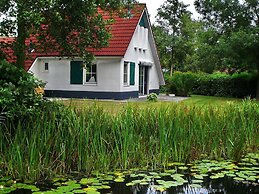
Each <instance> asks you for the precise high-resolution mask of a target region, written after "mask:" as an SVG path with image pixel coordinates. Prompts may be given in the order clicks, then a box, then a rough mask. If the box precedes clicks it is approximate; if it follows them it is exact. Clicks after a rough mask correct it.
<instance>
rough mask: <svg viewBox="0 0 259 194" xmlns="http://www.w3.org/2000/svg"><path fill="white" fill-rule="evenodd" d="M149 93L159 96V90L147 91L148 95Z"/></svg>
mask: <svg viewBox="0 0 259 194" xmlns="http://www.w3.org/2000/svg"><path fill="white" fill-rule="evenodd" d="M151 93H155V94H157V95H159V93H160V90H159V89H156V90H149V94H151Z"/></svg>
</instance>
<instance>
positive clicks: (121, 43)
mask: <svg viewBox="0 0 259 194" xmlns="http://www.w3.org/2000/svg"><path fill="white" fill-rule="evenodd" d="M145 7H146V5H145V4H139V5H135V7H134V9H132V15H133V16H132V17H131V18H122V17H119V16H118V15H114V16H113V19H114V23H113V24H111V25H110V26H109V27H110V28H111V31H110V32H111V36H112V37H111V39H110V40H109V46H108V47H104V48H101V49H91V48H89V49H87V50H88V51H89V52H91V53H92V54H93V55H95V56H124V55H125V53H126V51H127V48H128V46H129V43H130V41H131V39H132V36H133V34H134V31H135V29H136V27H137V25H138V22H139V20H140V17H141V15H142V13H143V11H144V9H145ZM99 13H101V14H102V15H103V18H104V19H110V15H109V14H106V13H105V12H103V11H99ZM33 39H35V38H30V39H28V40H26V45H29V44H30V42H31V41H32V42H33V41H34V40H33ZM14 41H15V38H0V42H2V43H3V42H4V43H8V44H10V43H13V42H14ZM1 50H2V51H4V53H5V54H6V56H7V60H8V61H9V62H15V61H16V59H15V57H14V51H13V50H12V49H11V48H10V47H7V48H2V49H1ZM40 56H48V57H49V56H60V53H59V52H51V53H39V52H37V51H36V52H33V53H28V56H27V59H26V61H25V69H26V70H29V68H30V67H31V65H32V63H33V61H34V60H35V59H36V58H37V57H40Z"/></svg>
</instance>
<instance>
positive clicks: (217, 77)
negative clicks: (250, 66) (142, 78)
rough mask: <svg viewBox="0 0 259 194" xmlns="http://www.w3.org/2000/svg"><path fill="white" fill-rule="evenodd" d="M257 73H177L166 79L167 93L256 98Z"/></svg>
mask: <svg viewBox="0 0 259 194" xmlns="http://www.w3.org/2000/svg"><path fill="white" fill-rule="evenodd" d="M256 79H257V76H256V74H255V73H248V72H242V73H235V74H233V75H229V74H226V73H219V72H217V73H213V74H206V73H191V72H175V73H174V75H173V76H172V77H170V76H167V77H166V84H167V85H166V88H167V93H174V94H176V95H179V96H188V95H190V94H197V95H205V96H222V97H236V98H243V97H247V96H251V97H255V94H256Z"/></svg>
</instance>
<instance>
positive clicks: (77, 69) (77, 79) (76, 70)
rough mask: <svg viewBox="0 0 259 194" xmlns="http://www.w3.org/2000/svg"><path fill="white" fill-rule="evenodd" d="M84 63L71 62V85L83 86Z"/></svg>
mask: <svg viewBox="0 0 259 194" xmlns="http://www.w3.org/2000/svg"><path fill="white" fill-rule="evenodd" d="M82 64H83V62H82V61H71V63H70V84H83V66H82Z"/></svg>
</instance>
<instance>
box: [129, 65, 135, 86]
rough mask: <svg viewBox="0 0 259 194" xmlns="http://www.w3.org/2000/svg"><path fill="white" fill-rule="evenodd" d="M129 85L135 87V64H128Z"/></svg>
mask: <svg viewBox="0 0 259 194" xmlns="http://www.w3.org/2000/svg"><path fill="white" fill-rule="evenodd" d="M130 85H131V86H132V85H135V63H133V62H130Z"/></svg>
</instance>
